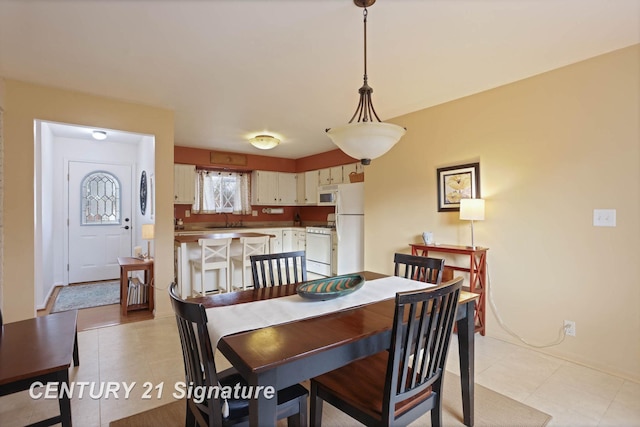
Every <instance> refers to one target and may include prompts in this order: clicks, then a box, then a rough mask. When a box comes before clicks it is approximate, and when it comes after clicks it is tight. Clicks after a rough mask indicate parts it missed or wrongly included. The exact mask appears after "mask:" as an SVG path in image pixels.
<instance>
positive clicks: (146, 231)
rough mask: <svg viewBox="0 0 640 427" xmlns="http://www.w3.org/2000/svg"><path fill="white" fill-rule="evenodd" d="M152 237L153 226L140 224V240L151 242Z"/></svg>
mask: <svg viewBox="0 0 640 427" xmlns="http://www.w3.org/2000/svg"><path fill="white" fill-rule="evenodd" d="M153 235H154V225H153V224H142V238H143V239H144V240H152V239H153Z"/></svg>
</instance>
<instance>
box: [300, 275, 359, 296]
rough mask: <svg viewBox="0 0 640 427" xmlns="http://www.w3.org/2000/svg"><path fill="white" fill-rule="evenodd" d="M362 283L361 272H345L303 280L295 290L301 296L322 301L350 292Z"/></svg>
mask: <svg viewBox="0 0 640 427" xmlns="http://www.w3.org/2000/svg"><path fill="white" fill-rule="evenodd" d="M363 285H364V276H362V275H361V274H345V275H342V276H334V277H326V278H324V279H317V280H311V281H309V282H305V283H303V284H301V285H300V286H298V289H297V292H298V295H300V296H301V297H302V298H306V299H310V300H316V301H324V300H328V299H333V298H338V297H341V296H343V295H347V294H350V293H351V292H354V291H357V290H358V289H360V288H361V287H362V286H363Z"/></svg>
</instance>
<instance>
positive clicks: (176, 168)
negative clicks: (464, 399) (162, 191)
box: [173, 164, 196, 205]
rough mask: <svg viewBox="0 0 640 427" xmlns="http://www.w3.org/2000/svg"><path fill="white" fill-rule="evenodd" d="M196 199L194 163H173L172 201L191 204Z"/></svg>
mask: <svg viewBox="0 0 640 427" xmlns="http://www.w3.org/2000/svg"><path fill="white" fill-rule="evenodd" d="M195 201H196V167H195V165H181V164H174V165H173V203H174V204H178V205H180V204H182V205H192V204H193V203H194V202H195Z"/></svg>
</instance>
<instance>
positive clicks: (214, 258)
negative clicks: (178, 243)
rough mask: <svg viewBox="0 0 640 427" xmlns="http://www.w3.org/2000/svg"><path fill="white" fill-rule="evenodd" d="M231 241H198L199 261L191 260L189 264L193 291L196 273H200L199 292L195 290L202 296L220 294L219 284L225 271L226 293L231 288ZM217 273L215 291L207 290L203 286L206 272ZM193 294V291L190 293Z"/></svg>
mask: <svg viewBox="0 0 640 427" xmlns="http://www.w3.org/2000/svg"><path fill="white" fill-rule="evenodd" d="M231 240H232V239H199V240H198V244H199V245H200V259H192V260H191V261H190V263H191V286H192V289H195V286H194V283H195V275H196V271H198V270H199V271H200V292H198V291H197V290H196V293H199V294H200V295H202V296H205V295H207V294H208V293H213V292H216V291H218V292H220V284H221V281H222V280H221V279H222V275H221V273H222V270H223V269H224V271H225V276H224V277H225V286H226V290H227V292H229V290H230V286H231V273H230V269H229V266H230V263H229V261H230V256H229V255H230V248H231ZM214 270H217V271H218V283H217V289H216V290H211V291H209V290H207V289H206V285H205V276H206V272H207V271H214ZM192 293H193V291H192Z"/></svg>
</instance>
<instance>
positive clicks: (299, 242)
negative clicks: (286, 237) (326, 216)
mask: <svg viewBox="0 0 640 427" xmlns="http://www.w3.org/2000/svg"><path fill="white" fill-rule="evenodd" d="M292 243H293V250H294V251H304V250H306V249H307V232H306V231H304V230H294V231H293V242H292Z"/></svg>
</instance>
